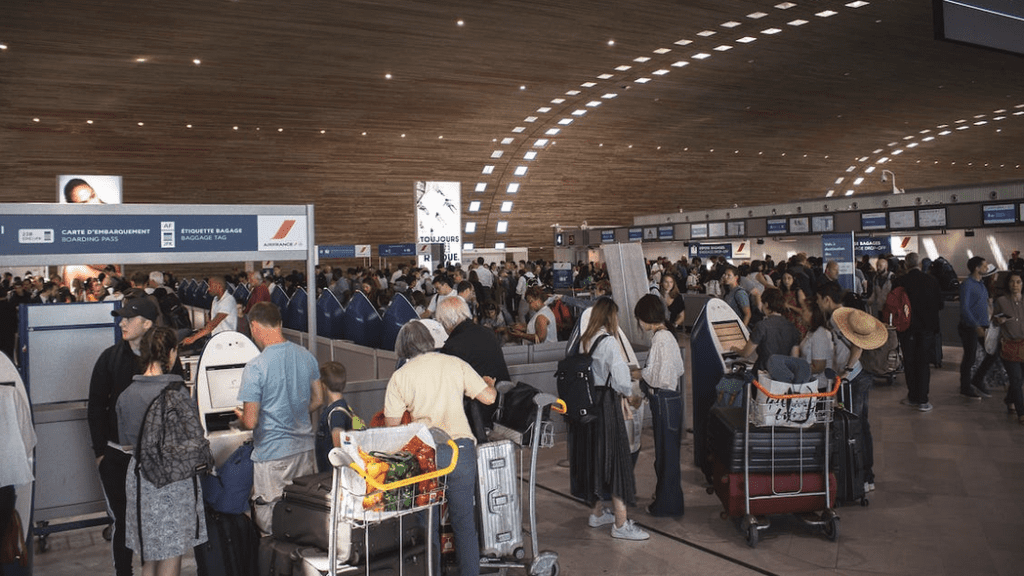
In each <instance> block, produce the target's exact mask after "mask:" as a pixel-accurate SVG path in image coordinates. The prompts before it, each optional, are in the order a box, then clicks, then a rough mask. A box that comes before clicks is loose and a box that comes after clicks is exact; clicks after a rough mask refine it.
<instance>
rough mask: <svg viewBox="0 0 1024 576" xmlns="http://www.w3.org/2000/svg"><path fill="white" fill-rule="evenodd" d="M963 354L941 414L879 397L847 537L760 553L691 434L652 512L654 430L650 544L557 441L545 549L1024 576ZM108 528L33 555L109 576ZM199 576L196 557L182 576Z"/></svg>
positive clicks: (563, 559) (1008, 435) (997, 429)
mask: <svg viewBox="0 0 1024 576" xmlns="http://www.w3.org/2000/svg"><path fill="white" fill-rule="evenodd" d="M959 353H960V351H959V349H955V348H950V347H946V348H945V364H944V366H943V368H942V369H940V370H933V378H932V395H931V401H932V403H933V404H934V405H935V409H934V410H933V411H932V412H929V413H920V412H917V411H913V410H911V409H909V408H907V407H905V406H902V405H900V403H899V400H900V399H901V398H902V397H903V396H904V395H905V391H906V389H905V387H904V385H903V383H902V379H901V377H898V378H897V380H896V383H895V385H893V386H884V385H877V386H876V387H875V389H874V390H873V391H872V392H871V396H870V413H871V423H872V429H873V433H874V438H875V460H876V464H875V474H876V476H877V480H876V490H875V491H874V492H871V493H870V495H869V497H870V504H869V505H868V506H865V507H861V506H848V507H842V508H840V509H839V510H838V513H839V515H840V517H841V522H840V533H839V538H838V539H837V541H835V542H830V541H829V540H828V539H826V538H825V537H824V535H823V534H822V533H821V532H820V530H817V529H814V528H810V527H807V526H805V525H804V524H802V523H801V522H800V521H799V520H798V519H796V518H795V517H791V516H777V517H773V518H772V526H771V527H770V528H769V529H768V530H767V531H765V532H762V533H761V542H760V543H759V544H758V546H757V548H753V549H752V548H750V547H748V546H747V544H746V542H745V540H744V536H743V534H742V533H741V532H740V530H739V528H738V526H737V524H736V522H735V521H732V520H725V519H722V518H721V511H722V506H721V504H720V503H719V501H718V499H717V498H716V497H715V496H714V495H709V494H707V493H706V491H705V489H704V481H703V476H702V475H701V473H700V472H699V471H697V470H696V469H695V467H694V466H693V465H692V464H691V462H692V447H691V443H690V440H689V439H688V440H687V441H686V442H685V443H684V446H683V454H682V462H683V482H684V489H685V493H686V514H685V515H684V516H683V517H682V518H680V519H678V520H676V519H665V518H652V517H650V516H648V515H647V514H646V513H644V512H643V511H642V510H643V506H645V505H646V504H647V502H648V501H649V500H648V499H647V498H648V496H645V495H649V494H650V493H651V492H652V491H653V489H654V474H653V465H652V461H653V443H652V442H651V438H650V431H649V430H648V436H647V437H646V438H645V440H644V446H643V449H642V451H641V455H640V459H639V462H638V464H637V468H636V471H637V483H638V486H639V503H640V506H638V507H637V508H636V509H632V510H631V511H630V514H631V517H632V518H633V519H635V521H636V522H637V523H638V524H639V525H641V526H642V527H643V528H645V529H647V530H648V531H650V532H651V534H652V536H651V539H650V540H648V541H645V542H627V541H621V540H615V539H613V538H611V536H610V534H609V529H608V527H604V528H589V527H588V526H587V520H586V519H587V510H586V509H585V507H584V506H582V505H581V504H579V503H577V502H575V501H573V500H572V499H571V498H569V497H568V496H567V495H566V493H567V491H568V469H567V468H565V467H564V466H563V464H564V458H565V444H564V443H559V444H556V445H555V446H554V447H553V448H550V449H547V450H543V453H542V454H541V455H540V467H539V472H538V476H537V478H538V490H537V508H538V523H539V526H538V528H539V529H538V536H539V538H540V548H541V549H546V550H553V551H556V552H557V553H558V554H559V567H560V572H561V573H563V574H610V575H614V574H642V575H652V576H656V575H687V574H694V575H701V576H706V575H709V574H713V575H716V576H731V575H746V574H780V575H781V574H787V575H804V574H807V575H810V574H849V575H869V574H880V575H881V574H886V575H910V574H922V575H929V576H942V575H948V576H954V575H966V574H970V575H981V574H985V575H988V574H992V575H1002V576H1017V575H1020V574H1024V555H1022V554H1021V549H1022V544H1021V538H1022V536H1024V426H1021V425H1019V424H1018V423H1017V419H1016V417H1015V416H1011V415H1009V414H1007V413H1006V410H1005V408H1004V406H1003V403H1002V402H1001V394H1002V392H1001V391H995V392H994V394H993V398H990V399H986V400H983V401H980V402H979V401H968V400H964V399H962V398H961V397H960V396H959V394H958V384H957V383H958V373H957V371H956V369H957V367H956V363H957V362H958V361H959ZM687 396H688V395H687ZM101 532H102V531H101V530H100V529H87V530H77V531H72V532H64V533H58V534H53V535H51V536H50V540H49V545H50V550H49V551H48V552H46V553H44V554H37V555H36V556H35V572H34V573H35V574H37V575H39V576H62V575H71V574H75V575H78V574H93V575H100V574H110V573H111V572H112V571H111V569H110V564H109V554H108V548H107V544H106V542H105V541H104V540H103V538H102V534H101ZM195 571H196V568H195V562H194V561H193V559H192V558H191V556H189V557H188V558H186V560H185V563H184V567H183V574H185V575H188V576H191V575H193V574H195ZM511 573H512V574H516V573H518V574H524V573H525V572H524V571H522V570H519V571H512V572H511Z"/></svg>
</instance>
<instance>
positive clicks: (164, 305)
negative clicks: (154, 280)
mask: <svg viewBox="0 0 1024 576" xmlns="http://www.w3.org/2000/svg"><path fill="white" fill-rule="evenodd" d="M153 295H154V296H156V299H157V302H159V303H160V314H162V315H163V317H164V321H165V322H166V323H167V326H168V327H169V328H174V329H175V330H181V329H183V328H188V329H189V330H191V329H192V317H191V316H190V315H189V313H188V310H186V309H185V306H184V305H183V304H182V303H181V299H180V298H178V295H177V294H175V293H174V292H169V291H167V290H166V289H164V288H158V289H157V290H156V291H155V292H153Z"/></svg>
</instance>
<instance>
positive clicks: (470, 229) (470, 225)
mask: <svg viewBox="0 0 1024 576" xmlns="http://www.w3.org/2000/svg"><path fill="white" fill-rule="evenodd" d="M475 232H476V222H466V234H474V233H475Z"/></svg>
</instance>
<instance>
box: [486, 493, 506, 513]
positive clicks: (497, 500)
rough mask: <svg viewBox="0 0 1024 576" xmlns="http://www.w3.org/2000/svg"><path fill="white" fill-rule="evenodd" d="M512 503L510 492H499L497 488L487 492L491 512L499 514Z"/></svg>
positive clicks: (488, 508)
mask: <svg viewBox="0 0 1024 576" xmlns="http://www.w3.org/2000/svg"><path fill="white" fill-rule="evenodd" d="M510 503H511V499H510V498H509V497H508V494H505V493H503V492H499V491H498V490H497V489H495V490H491V491H490V492H488V493H487V510H488V511H489V512H490V513H491V514H497V513H499V512H501V511H503V509H505V508H507V507H508V505H509V504H510Z"/></svg>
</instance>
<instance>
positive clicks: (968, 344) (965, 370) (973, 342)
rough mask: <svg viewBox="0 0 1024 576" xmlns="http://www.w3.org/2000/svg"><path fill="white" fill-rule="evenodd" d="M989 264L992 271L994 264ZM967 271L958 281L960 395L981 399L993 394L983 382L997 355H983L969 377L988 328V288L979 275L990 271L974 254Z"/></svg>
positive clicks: (986, 263) (980, 258)
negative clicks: (960, 357)
mask: <svg viewBox="0 0 1024 576" xmlns="http://www.w3.org/2000/svg"><path fill="white" fill-rule="evenodd" d="M991 268H992V270H991V271H993V272H994V271H995V267H994V266H993V267H991ZM967 272H968V273H969V274H970V275H969V276H968V277H967V278H966V279H964V281H963V284H961V285H960V324H959V325H958V326H957V332H958V333H959V334H960V344H961V345H962V346H963V348H964V357H963V359H962V360H960V395H961V396H963V397H964V398H969V399H971V400H981V399H982V397H984V398H990V397H991V396H992V395H991V394H989V392H988V390H987V389H986V388H985V385H984V384H982V382H983V379H984V378H985V373H986V372H988V368H989V366H991V365H992V363H993V362H994V361H995V358H996V357H995V356H994V355H991V354H990V355H988V356H986V357H985V360H983V361H982V363H981V366H979V367H978V370H977V372H975V373H974V377H973V378H972V377H971V368H972V367H973V366H974V361H975V359H976V358H977V355H978V346H981V345H982V343H983V342H984V341H985V331H986V330H988V289H987V288H985V284H983V283H982V281H981V279H982V277H983V276H985V275H986V274H987V273H989V272H990V270H989V264H988V262H986V261H985V259H984V258H982V257H981V256H975V257H973V258H971V259H970V260H968V261H967ZM911 314H913V308H911Z"/></svg>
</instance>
